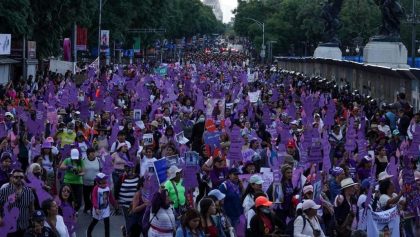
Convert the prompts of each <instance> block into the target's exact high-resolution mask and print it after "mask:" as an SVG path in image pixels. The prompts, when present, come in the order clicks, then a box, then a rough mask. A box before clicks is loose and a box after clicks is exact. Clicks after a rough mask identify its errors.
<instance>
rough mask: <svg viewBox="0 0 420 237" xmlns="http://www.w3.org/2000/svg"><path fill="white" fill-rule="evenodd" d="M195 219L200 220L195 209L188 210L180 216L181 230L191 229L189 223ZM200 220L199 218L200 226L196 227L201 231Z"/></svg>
mask: <svg viewBox="0 0 420 237" xmlns="http://www.w3.org/2000/svg"><path fill="white" fill-rule="evenodd" d="M196 218H200V213H199V212H198V211H197V210H195V209H189V210H188V211H187V212H185V214H184V215H183V216H182V221H181V225H182V228H183V229H187V228H188V229H191V227H190V226H189V222H190V221H191V220H194V219H196ZM201 228H202V227H201V218H200V224H199V225H198V227H197V229H198V230H201Z"/></svg>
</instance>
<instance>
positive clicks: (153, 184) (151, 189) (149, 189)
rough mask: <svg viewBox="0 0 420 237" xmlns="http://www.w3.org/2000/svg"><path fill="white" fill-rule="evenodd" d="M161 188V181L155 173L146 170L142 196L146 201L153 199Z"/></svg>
mask: <svg viewBox="0 0 420 237" xmlns="http://www.w3.org/2000/svg"><path fill="white" fill-rule="evenodd" d="M158 189H159V182H158V180H157V178H156V175H155V174H149V173H148V172H146V175H145V176H144V185H143V189H142V197H143V200H144V201H149V202H150V201H152V197H153V194H154V193H155V192H156V191H157V190H158Z"/></svg>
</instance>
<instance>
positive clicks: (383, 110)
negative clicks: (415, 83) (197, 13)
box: [0, 52, 420, 237]
mask: <svg viewBox="0 0 420 237" xmlns="http://www.w3.org/2000/svg"><path fill="white" fill-rule="evenodd" d="M161 66H164V67H166V72H165V73H164V74H160V73H158V72H156V71H155V70H154V67H152V66H151V65H149V64H147V63H144V64H138V65H129V66H119V67H118V66H116V65H115V66H105V67H103V68H102V70H100V72H99V71H95V69H94V68H88V69H87V70H86V72H84V74H85V75H86V79H85V81H84V82H82V83H76V81H75V78H74V76H73V75H72V74H71V73H66V74H65V75H61V74H56V73H52V72H45V73H39V74H37V75H36V76H35V77H30V78H29V79H28V80H23V79H22V80H19V81H11V82H10V83H8V84H7V85H5V86H0V106H1V107H0V112H1V115H0V116H1V117H0V137H1V138H0V154H1V156H0V186H1V189H0V207H1V217H0V235H1V236H8V237H14V236H19V237H20V236H25V237H35V236H50V237H53V236H56V237H69V236H72V237H75V236H76V230H77V228H82V227H81V226H80V224H78V223H77V218H78V217H80V215H90V216H91V219H92V220H91V223H90V225H89V226H88V228H87V236H88V237H91V236H92V233H93V231H94V228H95V225H96V224H97V223H98V222H99V221H103V222H104V226H105V236H106V237H109V236H110V216H111V215H112V214H113V213H115V215H122V216H123V218H124V220H125V221H124V223H125V225H124V226H121V231H122V235H123V236H127V237H128V236H130V237H139V236H141V235H142V236H149V237H153V236H159V237H164V236H171V237H172V236H176V237H190V236H191V237H204V236H209V237H224V236H226V237H235V236H297V237H304V236H341V237H346V236H367V233H368V232H369V231H370V230H369V228H372V226H374V225H372V224H371V223H369V220H371V219H372V216H373V215H379V214H377V213H381V212H385V211H393V212H392V213H394V208H395V213H397V214H396V217H398V218H394V219H393V220H395V219H398V220H399V222H398V226H397V227H392V226H391V225H387V226H386V227H385V228H383V229H379V230H377V231H378V232H379V233H380V236H391V235H392V236H408V237H409V236H418V235H419V233H420V231H419V227H420V222H419V218H418V217H419V207H420V206H419V205H420V201H418V199H416V198H417V196H416V195H417V194H418V193H419V191H420V165H419V162H420V159H419V155H420V153H419V144H420V112H415V111H414V110H413V108H412V107H411V106H410V104H409V102H408V101H407V100H406V95H405V94H404V93H399V94H398V97H397V98H396V100H395V101H392V102H389V103H379V102H378V101H377V100H375V98H371V97H370V96H369V95H364V94H361V93H360V92H358V91H357V90H352V89H351V87H350V84H349V83H348V82H346V81H345V80H341V81H340V82H335V81H330V80H327V79H324V78H320V77H309V76H306V75H303V74H300V73H296V72H289V71H286V70H282V69H280V68H278V67H277V66H275V65H274V66H268V65H250V62H249V60H248V59H247V57H246V56H245V55H243V54H240V53H237V54H233V53H232V54H218V55H214V54H206V53H198V52H197V53H191V54H187V55H185V57H184V60H183V62H182V63H181V64H180V63H172V64H168V65H161ZM190 155H191V156H193V157H195V158H196V160H194V162H195V163H192V164H193V165H191V164H189V165H188V160H189V159H190ZM174 157H175V159H174ZM162 160H166V161H167V162H166V165H165V166H164V171H163V173H164V174H162V172H161V168H159V167H158V166H157V163H158V162H160V161H162ZM162 177H163V179H162ZM410 182H411V183H410ZM111 206H112V207H111ZM375 213H376V214H375Z"/></svg>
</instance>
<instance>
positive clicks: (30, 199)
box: [0, 169, 35, 237]
mask: <svg viewBox="0 0 420 237" xmlns="http://www.w3.org/2000/svg"><path fill="white" fill-rule="evenodd" d="M24 178H25V175H24V173H23V171H22V170H20V169H14V170H12V171H11V172H10V183H9V184H8V185H7V186H4V187H2V188H1V189H0V208H1V210H0V212H1V213H2V216H1V217H0V226H2V225H4V224H5V223H4V220H5V218H6V216H4V214H5V213H8V211H9V210H11V209H12V208H14V207H16V208H18V210H19V216H18V219H17V226H16V231H14V232H12V233H9V234H8V235H7V237H19V236H22V235H23V234H24V233H25V231H26V229H27V228H28V227H29V224H30V218H31V216H32V213H33V212H34V210H35V209H34V201H35V198H34V195H33V192H32V190H31V189H30V188H28V187H26V186H25V185H24V183H23V179H24Z"/></svg>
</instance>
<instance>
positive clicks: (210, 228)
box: [200, 198, 227, 237]
mask: <svg viewBox="0 0 420 237" xmlns="http://www.w3.org/2000/svg"><path fill="white" fill-rule="evenodd" d="M200 214H201V223H202V228H203V230H204V234H205V235H206V236H208V237H219V236H221V237H227V235H226V232H225V229H224V228H223V224H222V223H221V221H220V220H221V219H218V218H214V215H216V204H215V203H214V202H213V200H212V199H210V198H203V199H202V200H201V201H200Z"/></svg>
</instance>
